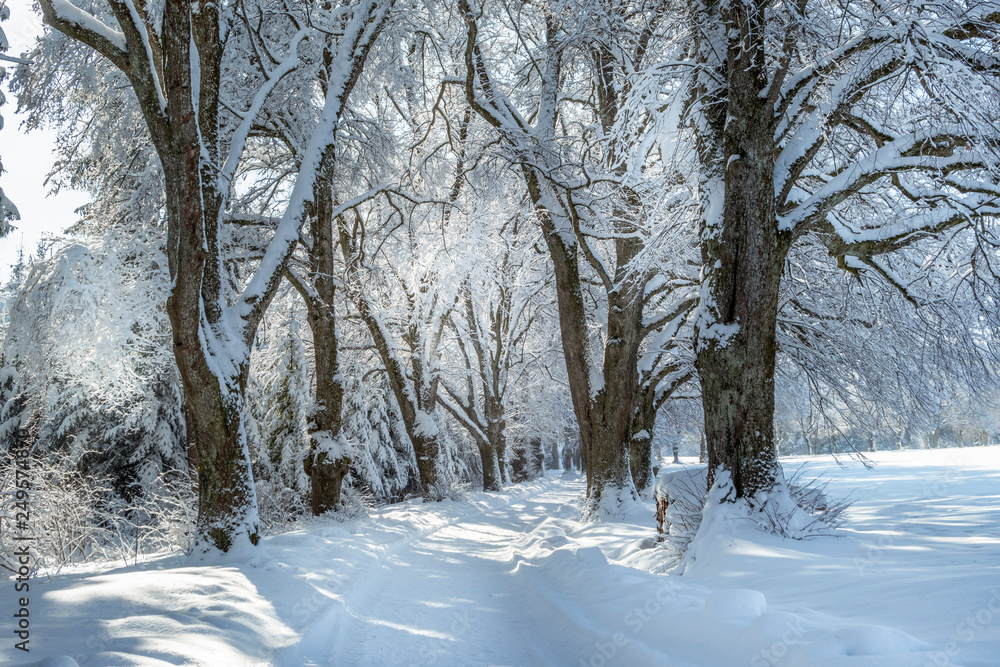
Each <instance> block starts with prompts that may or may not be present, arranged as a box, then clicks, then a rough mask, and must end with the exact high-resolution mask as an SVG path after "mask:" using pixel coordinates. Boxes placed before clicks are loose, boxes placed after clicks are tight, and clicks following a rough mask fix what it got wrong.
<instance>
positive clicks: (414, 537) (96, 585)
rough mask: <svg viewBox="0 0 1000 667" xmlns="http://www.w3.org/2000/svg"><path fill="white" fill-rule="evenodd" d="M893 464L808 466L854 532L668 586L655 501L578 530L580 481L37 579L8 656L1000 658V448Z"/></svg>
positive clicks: (770, 661) (757, 548)
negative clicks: (210, 561)
mask: <svg viewBox="0 0 1000 667" xmlns="http://www.w3.org/2000/svg"><path fill="white" fill-rule="evenodd" d="M876 458H877V460H878V462H879V463H880V465H879V467H878V468H876V469H875V470H867V469H865V468H864V467H863V466H861V465H860V464H853V463H851V464H848V465H847V467H845V468H840V467H838V466H837V465H836V464H833V463H832V462H829V461H826V462H819V461H817V462H813V463H811V464H810V465H812V466H813V469H814V470H815V471H816V472H817V473H819V472H822V473H824V474H825V475H826V476H827V477H828V478H829V479H830V481H831V485H830V489H829V490H830V492H831V493H832V494H834V495H838V494H839V495H846V494H847V493H848V492H850V491H852V490H856V491H855V498H856V503H855V505H854V507H853V508H852V509H851V510H850V512H851V515H850V517H849V523H848V526H849V527H848V528H845V529H841V530H840V531H838V535H839V536H838V537H824V538H818V539H813V540H804V541H797V542H792V541H786V540H781V539H778V538H775V537H771V536H767V535H763V534H761V533H759V532H756V531H753V530H749V529H748V530H740V529H739V528H736V529H734V530H733V531H732V532H731V534H722V533H720V534H719V535H718V540H717V541H716V542H715V547H716V551H715V552H714V553H712V554H711V557H706V558H705V559H703V560H701V561H700V562H699V565H698V567H697V568H694V569H692V571H691V572H690V573H689V574H686V575H685V576H682V577H681V576H665V575H662V574H654V571H656V570H658V569H662V568H663V566H664V563H665V562H666V560H665V553H664V551H663V550H662V549H660V548H659V547H658V546H657V545H656V542H655V541H654V540H653V535H654V519H653V509H652V507H651V505H650V504H644V505H637V506H636V507H634V508H632V513H631V515H629V516H627V517H625V518H623V519H621V520H618V521H604V522H597V523H587V524H581V523H580V522H579V520H578V517H579V509H580V507H581V503H582V492H583V486H584V483H583V480H582V478H579V477H572V476H570V477H566V478H555V477H552V478H549V479H546V480H542V481H538V482H533V483H529V484H525V485H519V486H517V487H514V488H512V489H509V490H508V491H506V492H504V493H502V494H472V495H471V496H470V500H469V501H468V502H452V501H445V502H442V503H433V504H428V505H423V504H419V503H408V504H403V505H397V506H393V507H389V508H385V509H383V510H380V511H378V512H376V513H375V514H374V515H373V516H371V517H369V518H366V519H363V520H357V521H350V522H346V523H333V522H321V523H316V524H313V525H310V526H307V527H305V528H304V529H302V530H300V531H297V532H293V533H288V534H285V535H279V536H275V537H271V538H268V539H266V540H265V545H266V547H265V548H266V551H267V554H268V556H269V557H270V558H269V559H258V561H259V562H260V563H263V565H262V566H257V567H254V566H252V565H250V564H239V563H229V564H224V565H218V566H214V567H213V566H206V565H200V566H197V567H195V566H191V565H190V564H189V563H188V562H186V561H184V560H183V559H181V558H179V557H177V556H173V557H164V558H160V559H158V560H156V561H153V562H150V563H145V564H140V565H138V566H133V567H127V568H118V569H106V570H105V571H96V570H94V569H91V570H89V571H77V572H72V573H67V574H62V575H59V576H57V577H54V578H52V579H51V580H49V581H43V580H36V581H33V582H32V594H33V596H34V597H33V598H32V601H31V613H32V626H31V627H32V635H31V642H32V643H31V646H32V649H33V650H32V653H31V656H30V658H31V659H30V660H25V659H24V658H25V657H26V656H23V655H22V654H20V652H15V651H14V649H13V646H12V644H13V642H12V641H8V642H5V643H4V644H3V645H0V663H8V662H10V663H13V664H29V663H31V661H32V660H35V661H38V660H44V659H51V660H50V661H48V662H43V663H42V664H47V665H72V664H73V663H72V662H70V661H69V660H70V658H69V657H67V658H65V659H63V660H62V661H61V662H59V661H58V660H57V657H58V656H70V657H71V658H72V660H75V661H76V663H77V664H79V665H101V666H104V665H168V664H171V665H173V664H190V665H214V666H217V665H276V666H284V665H289V666H293V665H294V666H299V665H487V664H489V665H573V666H580V665H583V666H586V665H589V666H591V667H604V666H606V665H628V666H633V665H677V666H683V667H688V666H691V667H694V666H697V667H732V666H739V665H749V666H751V667H763V666H770V665H775V666H782V667H805V666H817V667H837V666H841V665H842V666H845V667H848V666H849V667H863V666H868V665H870V666H876V665H878V666H900V667H906V666H908V665H913V666H916V665H920V666H924V665H946V664H962V665H968V666H970V667H984V666H986V665H996V664H997V657H996V656H998V655H1000V631H998V628H1000V593H998V594H997V597H996V600H995V603H996V604H995V606H996V609H995V610H993V608H992V607H990V601H991V600H992V598H990V595H991V593H990V590H991V587H1000V577H998V576H997V575H998V574H1000V538H998V535H1000V502H998V500H1000V497H998V496H997V493H998V492H1000V485H998V482H1000V448H987V449H975V450H943V451H940V452H903V453H886V454H880V455H878V456H877V457H876ZM787 465H788V464H786V466H787ZM792 465H793V466H794V465H797V464H794V463H793V464H792ZM6 585H9V582H7V584H6ZM8 599H9V596H7V595H6V593H5V594H4V596H2V597H0V601H6V600H8ZM3 613H4V615H7V612H3ZM986 616H989V619H987V618H986ZM970 619H971V620H970Z"/></svg>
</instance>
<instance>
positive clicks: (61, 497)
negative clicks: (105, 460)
mask: <svg viewBox="0 0 1000 667" xmlns="http://www.w3.org/2000/svg"><path fill="white" fill-rule="evenodd" d="M68 458H69V456H68V455H67V454H49V455H42V456H37V455H36V456H31V457H30V458H29V463H28V471H27V476H24V475H23V474H22V476H21V478H20V479H21V480H22V482H23V480H24V479H27V480H28V481H29V483H30V487H31V488H30V493H29V500H28V501H27V502H28V505H27V506H28V509H29V512H28V516H29V519H28V521H27V524H28V526H29V528H30V531H29V532H28V533H26V534H29V535H30V536H31V539H30V540H27V541H21V542H18V541H16V540H15V534H16V532H17V531H16V530H15V529H16V524H15V517H14V516H13V515H11V514H10V513H6V512H5V510H8V509H9V508H12V507H14V505H13V497H14V494H15V492H16V487H15V466H14V465H13V461H12V458H11V455H10V454H9V453H4V454H3V455H2V459H0V499H2V503H0V507H2V508H3V510H0V568H4V569H8V570H11V571H13V570H15V569H16V568H15V566H14V561H13V557H12V556H11V555H10V554H12V553H13V552H14V551H15V549H17V548H19V547H21V546H22V545H25V544H26V545H27V546H28V549H29V551H30V553H31V555H32V562H33V563H34V564H35V566H36V567H38V568H41V569H44V570H47V571H49V572H53V571H58V570H59V569H60V568H62V567H64V566H66V565H70V564H74V563H82V562H85V561H114V560H119V561H123V562H126V563H128V562H130V561H134V560H136V559H138V558H139V557H140V556H144V555H148V554H152V553H158V552H164V551H173V550H177V549H180V550H186V549H187V548H188V547H189V546H190V541H191V535H192V531H193V528H194V522H195V516H196V513H197V502H196V498H195V490H194V486H193V485H192V484H191V480H190V479H189V478H187V477H186V476H184V475H176V474H175V475H172V476H161V477H159V478H157V479H156V480H155V482H154V483H153V484H149V485H147V486H146V488H145V489H143V490H142V491H141V492H137V493H135V494H134V495H133V496H132V497H131V498H130V499H129V500H126V499H124V498H123V497H122V495H121V494H120V493H118V492H117V490H116V489H115V488H114V480H113V478H112V476H111V475H109V474H83V473H82V472H81V471H80V470H79V469H78V468H77V467H75V466H74V465H73V464H72V462H71V461H69V460H68Z"/></svg>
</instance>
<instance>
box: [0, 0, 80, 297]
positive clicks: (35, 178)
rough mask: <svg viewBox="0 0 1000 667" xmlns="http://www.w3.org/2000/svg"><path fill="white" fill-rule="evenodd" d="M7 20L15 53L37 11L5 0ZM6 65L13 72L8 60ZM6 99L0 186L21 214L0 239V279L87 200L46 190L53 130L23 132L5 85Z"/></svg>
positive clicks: (24, 44)
mask: <svg viewBox="0 0 1000 667" xmlns="http://www.w3.org/2000/svg"><path fill="white" fill-rule="evenodd" d="M7 4H8V6H9V7H10V20H8V21H5V22H4V23H3V24H2V27H3V31H4V32H5V33H6V34H7V39H8V40H9V41H10V49H9V50H8V51H7V55H11V56H18V55H20V54H21V53H23V52H24V51H26V50H27V49H28V47H29V45H30V44H31V43H32V42H34V40H35V38H36V37H37V36H38V35H40V34H41V32H42V22H41V17H39V16H37V15H35V13H34V12H33V11H32V10H31V3H30V2H29V1H28V0H8V2H7ZM6 66H7V71H8V73H9V74H12V73H13V67H12V66H11V65H9V64H7V65H6ZM4 93H5V94H6V96H7V104H6V105H5V106H4V107H3V108H0V115H2V116H3V120H4V123H3V129H2V130H0V159H2V160H3V168H4V173H3V174H0V187H2V188H3V191H4V194H6V195H7V197H8V198H9V199H10V200H11V201H13V202H14V204H15V205H16V206H17V208H18V211H20V213H21V219H20V220H16V221H14V226H15V227H16V228H17V229H15V230H14V231H12V232H11V233H10V234H9V235H7V237H5V238H2V239H0V281H6V280H7V278H8V277H9V276H10V266H11V264H13V263H14V262H15V261H16V260H17V254H18V249H19V248H21V247H23V248H24V252H25V255H30V254H31V253H33V252H34V251H35V248H36V247H37V245H38V241H39V239H41V238H42V236H43V235H46V236H50V235H53V234H59V233H61V232H62V231H63V230H64V229H65V228H66V227H68V226H70V225H72V224H73V223H74V222H76V220H77V216H76V214H75V213H74V212H73V211H74V209H76V208H77V207H78V206H81V205H82V204H84V203H85V202H86V201H87V196H86V195H85V194H84V193H82V192H77V191H70V190H62V191H61V192H60V193H59V195H58V196H55V197H50V196H48V188H46V187H45V186H44V185H43V183H44V181H45V176H46V174H48V172H49V170H50V169H51V168H52V163H53V155H52V150H53V145H54V136H55V133H54V131H49V130H46V131H35V132H32V133H31V134H26V133H25V132H24V131H23V130H22V129H21V127H20V125H21V121H22V120H23V117H22V116H19V115H17V114H15V113H14V109H16V108H17V99H16V98H15V97H14V96H13V95H11V94H10V93H9V91H8V90H7V88H6V86H4Z"/></svg>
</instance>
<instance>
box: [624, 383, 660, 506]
mask: <svg viewBox="0 0 1000 667" xmlns="http://www.w3.org/2000/svg"><path fill="white" fill-rule="evenodd" d="M655 420H656V402H655V401H654V400H653V392H651V391H647V392H645V395H644V396H643V397H642V398H641V399H640V400H639V401H638V404H637V405H636V409H635V416H634V418H633V420H632V440H631V441H630V442H629V457H628V459H629V465H630V466H631V468H632V481H633V482H634V483H635V488H636V490H637V491H640V492H641V491H645V490H646V489H648V488H649V486H650V485H651V484H652V483H653V475H652V467H651V466H652V462H651V461H652V453H653V425H654V422H655Z"/></svg>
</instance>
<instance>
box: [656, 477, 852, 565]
mask: <svg viewBox="0 0 1000 667" xmlns="http://www.w3.org/2000/svg"><path fill="white" fill-rule="evenodd" d="M805 472H806V467H805V466H800V467H799V468H798V469H797V470H796V471H795V472H793V473H792V474H790V475H789V476H788V480H787V485H788V495H789V496H790V497H791V499H792V500H793V501H794V502H795V504H796V505H797V506H798V508H799V509H801V510H803V511H804V512H805V513H806V514H807V515H808V516H810V517H812V521H811V523H806V524H805V525H804V526H800V527H798V528H797V529H796V530H791V529H790V528H789V520H790V517H789V516H786V515H779V514H776V513H774V511H773V510H769V509H765V511H764V512H763V513H761V514H760V515H759V516H757V517H756V518H754V519H753V520H754V521H755V523H756V525H757V527H758V528H759V529H761V530H762V531H764V532H767V533H773V534H777V535H781V536H783V537H789V538H799V539H802V538H808V537H817V536H820V535H829V534H830V532H831V531H832V530H833V529H835V528H837V527H839V526H841V525H843V523H844V521H845V520H846V517H845V516H844V512H845V511H846V510H847V509H848V508H849V507H850V506H851V501H850V500H849V499H846V498H831V497H830V495H829V494H828V493H827V484H828V483H827V482H825V481H823V480H821V479H820V478H811V479H807V478H806V476H805ZM706 473H707V468H704V467H698V468H683V469H681V470H671V471H669V472H664V473H661V474H660V476H659V477H658V478H657V480H656V484H655V486H654V488H653V496H654V498H655V499H656V503H657V523H658V526H657V530H658V532H659V539H660V541H661V542H662V543H663V544H664V545H665V547H666V549H667V551H668V553H669V554H670V558H669V559H668V567H672V566H673V565H675V564H676V563H678V562H680V560H681V558H682V557H683V556H684V554H685V552H686V551H687V548H688V545H689V544H690V543H691V540H692V539H694V536H695V535H696V534H697V533H698V529H699V528H700V527H701V522H702V516H703V512H704V510H705V503H706V500H707V491H706V489H707V483H706V479H705V475H706Z"/></svg>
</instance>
